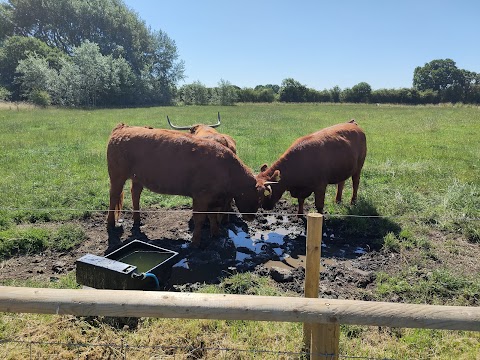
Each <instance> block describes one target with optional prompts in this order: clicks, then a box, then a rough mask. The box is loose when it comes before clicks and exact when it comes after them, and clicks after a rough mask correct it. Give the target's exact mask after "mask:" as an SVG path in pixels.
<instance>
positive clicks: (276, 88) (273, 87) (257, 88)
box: [254, 84, 280, 94]
mask: <svg viewBox="0 0 480 360" xmlns="http://www.w3.org/2000/svg"><path fill="white" fill-rule="evenodd" d="M263 89H271V90H272V91H273V93H274V94H278V93H279V92H280V86H278V85H273V84H267V85H257V86H255V89H254V90H255V91H260V90H263Z"/></svg>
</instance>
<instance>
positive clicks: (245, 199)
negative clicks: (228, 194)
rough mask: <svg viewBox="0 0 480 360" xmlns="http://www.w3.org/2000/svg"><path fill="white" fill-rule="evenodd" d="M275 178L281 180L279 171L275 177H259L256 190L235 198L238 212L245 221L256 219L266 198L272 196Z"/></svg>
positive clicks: (242, 193) (244, 192)
mask: <svg viewBox="0 0 480 360" xmlns="http://www.w3.org/2000/svg"><path fill="white" fill-rule="evenodd" d="M270 178H271V180H270ZM274 178H276V179H279V178H280V172H279V171H278V170H277V171H276V172H275V174H274V176H271V177H266V176H257V179H256V180H257V182H256V184H255V188H253V189H252V188H248V189H244V191H242V192H241V194H240V196H238V197H236V198H235V203H236V205H237V207H238V210H239V211H240V213H242V217H243V218H244V219H245V220H247V221H252V220H253V219H254V218H255V213H256V212H257V210H258V209H259V208H260V207H261V206H262V203H263V202H264V201H265V198H268V197H270V196H272V187H271V183H272V181H274V180H273V179H274Z"/></svg>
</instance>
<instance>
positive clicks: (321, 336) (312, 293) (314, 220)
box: [303, 213, 340, 360]
mask: <svg viewBox="0 0 480 360" xmlns="http://www.w3.org/2000/svg"><path fill="white" fill-rule="evenodd" d="M322 225H323V215H322V214H318V213H309V214H308V215H307V260H306V265H305V297H306V298H318V290H319V288H318V287H319V281H320V258H321V249H322ZM339 340H340V324H338V323H336V324H312V323H304V325H303V341H304V343H305V348H306V349H309V351H310V358H311V359H332V360H337V359H338V349H339ZM326 354H329V355H330V356H328V357H327V356H326Z"/></svg>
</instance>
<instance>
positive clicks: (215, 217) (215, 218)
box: [208, 207, 224, 237]
mask: <svg viewBox="0 0 480 360" xmlns="http://www.w3.org/2000/svg"><path fill="white" fill-rule="evenodd" d="M222 210H224V209H222V208H221V207H215V208H210V209H209V212H210V211H211V212H212V213H211V214H208V220H209V221H210V235H211V236H212V237H216V236H218V234H219V233H220V228H219V227H218V225H219V223H220V221H221V216H222V214H221V211H222ZM216 211H218V212H216ZM219 219H220V220H219Z"/></svg>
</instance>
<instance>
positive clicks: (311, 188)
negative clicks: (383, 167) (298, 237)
mask: <svg viewBox="0 0 480 360" xmlns="http://www.w3.org/2000/svg"><path fill="white" fill-rule="evenodd" d="M366 155H367V142H366V137H365V133H364V132H363V131H362V129H361V128H360V127H359V126H358V124H357V123H356V122H355V120H350V121H349V122H347V123H343V124H338V125H333V126H330V127H327V128H325V129H322V130H320V131H317V132H315V133H313V134H310V135H306V136H303V137H301V138H299V139H297V140H296V141H294V142H293V144H292V145H291V146H290V147H289V148H288V149H287V150H286V151H285V152H284V153H283V155H282V156H280V158H279V159H278V160H277V161H276V162H275V163H274V164H273V165H272V166H270V167H268V166H267V165H266V164H265V165H263V166H262V168H261V171H262V172H261V173H260V175H261V176H263V177H269V176H272V175H273V174H274V173H275V172H276V171H280V173H281V179H280V181H279V182H278V184H276V185H274V186H273V193H272V196H270V197H268V198H265V199H264V202H263V204H262V207H263V208H264V209H266V210H271V209H273V207H274V206H275V204H276V203H277V201H278V200H279V199H280V198H281V197H282V195H283V193H284V192H285V191H289V192H290V194H291V195H292V197H294V198H297V199H298V214H303V205H304V201H305V199H306V198H307V197H308V196H310V194H311V193H312V192H313V193H315V207H316V208H317V211H318V212H320V213H322V212H323V207H324V202H325V191H326V188H327V185H328V184H337V194H336V201H337V203H339V202H341V201H342V192H343V187H344V185H345V180H347V179H348V178H350V177H351V178H352V182H353V193H352V199H351V204H354V203H355V202H356V200H357V192H358V186H359V183H360V173H361V171H362V167H363V164H364V162H365V157H366Z"/></svg>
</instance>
